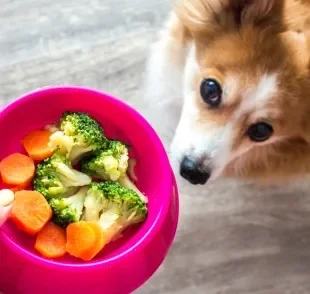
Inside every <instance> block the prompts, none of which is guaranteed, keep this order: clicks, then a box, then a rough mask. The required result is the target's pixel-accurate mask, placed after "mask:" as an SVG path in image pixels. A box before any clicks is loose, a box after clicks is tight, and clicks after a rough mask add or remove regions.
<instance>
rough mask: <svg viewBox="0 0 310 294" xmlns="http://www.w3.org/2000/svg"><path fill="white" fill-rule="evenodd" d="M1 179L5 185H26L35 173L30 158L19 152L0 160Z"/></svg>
mask: <svg viewBox="0 0 310 294" xmlns="http://www.w3.org/2000/svg"><path fill="white" fill-rule="evenodd" d="M0 173H1V177H2V180H3V182H4V183H5V184H7V185H12V186H28V185H29V184H30V183H31V181H32V179H33V177H34V173H35V165H34V161H33V159H32V158H30V157H29V156H26V155H23V154H21V153H13V154H11V155H9V156H7V157H6V158H4V159H3V160H2V161H1V162H0Z"/></svg>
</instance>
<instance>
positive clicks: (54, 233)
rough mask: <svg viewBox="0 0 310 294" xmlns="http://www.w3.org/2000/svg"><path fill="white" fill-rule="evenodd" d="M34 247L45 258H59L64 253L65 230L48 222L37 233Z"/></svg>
mask: <svg viewBox="0 0 310 294" xmlns="http://www.w3.org/2000/svg"><path fill="white" fill-rule="evenodd" d="M34 248H35V249H36V250H37V251H38V252H39V253H40V254H41V255H42V256H44V257H46V258H59V257H62V256H64V255H65V254H66V230H65V229H64V228H61V227H59V226H57V225H56V224H54V223H53V222H48V223H47V224H46V225H45V226H44V227H43V229H42V230H41V231H40V232H39V233H38V235H37V238H36V242H35V245H34Z"/></svg>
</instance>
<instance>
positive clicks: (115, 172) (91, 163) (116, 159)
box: [81, 141, 129, 181]
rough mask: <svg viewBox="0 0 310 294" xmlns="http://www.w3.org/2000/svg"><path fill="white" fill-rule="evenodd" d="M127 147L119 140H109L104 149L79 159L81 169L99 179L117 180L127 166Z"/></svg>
mask: <svg viewBox="0 0 310 294" xmlns="http://www.w3.org/2000/svg"><path fill="white" fill-rule="evenodd" d="M128 159H129V157H128V149H127V146H126V145H125V144H123V143H122V142H120V141H110V142H109V146H108V148H107V149H106V150H103V151H101V152H100V153H99V154H98V155H96V156H94V157H88V158H87V157H85V158H83V159H82V160H81V171H82V172H84V173H86V174H88V175H89V176H91V177H93V178H97V179H101V180H107V181H109V180H111V181H117V180H118V179H119V178H120V177H121V176H123V175H124V174H125V173H126V171H127V168H128Z"/></svg>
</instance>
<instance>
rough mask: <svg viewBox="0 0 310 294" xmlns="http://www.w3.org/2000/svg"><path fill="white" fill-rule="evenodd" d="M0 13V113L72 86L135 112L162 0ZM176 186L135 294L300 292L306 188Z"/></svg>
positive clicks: (44, 2)
mask: <svg viewBox="0 0 310 294" xmlns="http://www.w3.org/2000/svg"><path fill="white" fill-rule="evenodd" d="M0 4H1V8H0V77H1V78H0V104H1V106H3V105H5V104H6V103H8V102H9V101H11V100H13V99H15V98H17V97H18V96H19V95H21V94H23V93H25V92H28V91H32V90H34V89H36V88H39V87H44V86H48V85H56V84H73V85H80V86H88V87H92V88H96V89H99V90H102V91H105V92H109V93H111V94H113V95H115V96H117V97H119V98H121V99H124V100H126V101H127V102H128V103H130V104H131V105H133V106H134V107H138V108H139V99H140V97H141V95H143V92H142V84H141V83H142V78H143V72H144V62H145V59H146V56H147V54H148V49H149V46H150V44H151V43H152V41H154V40H155V38H156V33H157V30H158V29H159V28H160V26H161V25H162V22H163V20H164V19H165V17H166V15H167V14H168V12H169V4H168V0H74V1H73V0H52V1H51V0H0ZM4 139H5V138H4ZM303 184H304V186H308V185H307V183H303ZM179 186H180V193H181V195H180V201H181V218H180V224H179V229H178V233H177V237H176V240H175V242H174V245H173V247H172V248H171V250H170V252H169V256H168V257H167V259H166V261H165V262H164V264H163V265H162V266H161V267H160V269H159V270H158V272H157V273H156V274H155V275H154V276H153V277H152V278H151V279H150V280H149V281H148V282H147V283H146V284H145V285H143V287H141V288H140V289H139V290H137V291H136V293H140V294H158V293H163V294H174V293H178V294H189V293H198V294H200V293H201V294H243V293H244V294H247V293H250V294H251V293H253V294H278V293H279V294H288V293H290V294H309V293H310V195H309V191H310V190H309V187H306V188H305V189H304V187H303V186H302V185H299V184H297V186H298V189H297V187H292V188H287V187H284V189H281V188H276V187H273V188H268V189H262V188H257V187H255V186H253V185H242V184H238V183H235V182H228V181H222V182H219V183H216V184H212V185H207V186H206V187H203V188H202V187H200V188H199V189H196V188H193V187H190V186H188V185H187V184H185V183H183V182H182V181H180V182H179ZM201 189H203V193H202V190H201ZM154 254H156V252H154ZM133 274H134V265H133ZM28 293H29V292H28Z"/></svg>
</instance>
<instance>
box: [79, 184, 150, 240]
mask: <svg viewBox="0 0 310 294" xmlns="http://www.w3.org/2000/svg"><path fill="white" fill-rule="evenodd" d="M84 209H85V210H84V220H85V221H98V222H99V225H100V226H101V228H102V229H103V230H104V232H105V233H106V236H107V238H108V239H110V240H112V239H115V238H117V237H118V236H120V234H121V233H122V232H123V231H124V230H125V229H126V228H128V227H129V226H131V225H133V224H137V223H141V222H143V221H144V220H145V219H146V217H147V213H148V210H147V207H146V204H145V203H144V202H143V201H142V200H141V199H140V197H139V195H138V194H137V193H136V192H135V191H133V190H130V189H127V188H125V187H122V186H121V185H120V184H118V183H116V182H111V181H108V182H101V183H96V182H92V183H91V184H90V187H89V190H88V192H87V196H86V198H85V202H84Z"/></svg>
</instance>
